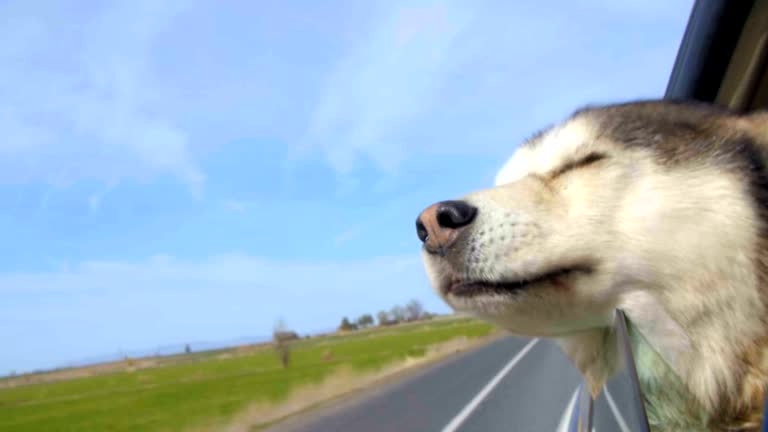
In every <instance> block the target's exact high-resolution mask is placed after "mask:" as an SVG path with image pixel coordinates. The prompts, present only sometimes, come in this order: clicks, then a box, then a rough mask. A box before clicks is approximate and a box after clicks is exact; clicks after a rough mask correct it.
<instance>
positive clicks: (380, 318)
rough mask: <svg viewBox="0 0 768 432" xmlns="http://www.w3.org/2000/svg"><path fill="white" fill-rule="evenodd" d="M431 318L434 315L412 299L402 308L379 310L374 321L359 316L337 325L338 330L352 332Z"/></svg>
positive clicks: (367, 315) (397, 306)
mask: <svg viewBox="0 0 768 432" xmlns="http://www.w3.org/2000/svg"><path fill="white" fill-rule="evenodd" d="M432 317H434V314H432V313H430V312H427V311H426V310H425V309H424V306H423V305H422V304H421V302H419V301H418V300H416V299H413V300H411V301H409V302H408V303H406V304H405V305H403V306H401V305H395V306H393V307H392V308H391V309H390V310H388V311H387V310H381V311H379V312H377V313H376V319H375V321H374V317H373V315H371V314H363V315H360V316H359V317H358V318H357V319H356V320H354V321H350V320H349V318H347V317H344V318H342V319H341V324H339V327H338V330H339V331H354V330H359V329H364V328H369V327H373V326H374V325H378V326H379V327H385V326H390V325H396V324H400V323H404V322H413V321H421V320H424V319H430V318H432Z"/></svg>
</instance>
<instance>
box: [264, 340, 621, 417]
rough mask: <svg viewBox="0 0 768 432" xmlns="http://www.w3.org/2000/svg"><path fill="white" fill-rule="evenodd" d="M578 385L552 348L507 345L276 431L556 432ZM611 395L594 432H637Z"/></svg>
mask: <svg viewBox="0 0 768 432" xmlns="http://www.w3.org/2000/svg"><path fill="white" fill-rule="evenodd" d="M580 384H581V378H580V376H579V373H578V372H577V371H576V369H575V368H574V367H573V366H572V365H571V363H570V362H569V361H568V359H567V358H566V357H565V355H564V354H563V353H562V352H561V351H560V349H559V348H558V347H557V346H556V345H555V344H554V343H552V342H550V341H546V340H538V339H537V340H529V339H521V338H515V337H507V338H503V339H500V340H498V341H495V342H493V343H491V344H489V345H486V346H484V347H482V348H480V349H478V350H475V351H472V352H468V353H463V354H460V355H458V356H455V357H451V358H449V359H447V360H445V361H443V362H441V363H438V364H437V365H435V366H433V367H431V368H429V369H427V370H424V371H420V372H419V373H417V374H415V375H412V376H409V377H408V378H406V379H404V380H401V381H399V382H394V383H389V384H387V385H385V386H383V387H381V388H379V389H377V390H376V391H375V392H371V393H370V394H367V395H364V396H362V397H360V398H357V400H353V401H347V402H346V403H343V404H341V405H340V406H337V407H335V408H333V409H326V410H323V411H324V412H320V413H316V414H314V415H311V416H305V418H303V419H301V420H299V421H293V422H290V421H289V422H287V423H285V424H283V425H279V426H278V427H276V428H274V429H273V430H275V431H280V432H288V431H291V432H309V431H312V432H325V431H327V432H339V431H364V432H383V431H396V432H429V431H435V432H455V431H460V432H472V431H491V432H492V431H521V432H526V431H532V432H542V431H552V432H555V431H558V430H563V429H562V426H561V424H565V423H566V422H567V421H568V418H569V413H570V412H571V411H572V407H573V403H574V401H575V400H576V390H577V389H578V387H579V385H580ZM614 387H616V386H615V385H614ZM612 393H613V397H611V400H610V402H609V401H608V400H607V399H606V396H605V392H604V393H603V395H601V396H600V398H599V399H598V400H597V401H596V402H595V406H594V421H593V425H594V430H595V431H596V432H612V431H620V432H627V431H630V430H631V429H629V428H627V427H626V423H627V422H625V421H623V419H622V418H621V417H622V415H621V410H622V407H626V406H629V405H627V404H629V401H628V400H626V398H625V397H624V396H623V393H625V392H624V391H623V389H622V388H619V387H616V388H614V389H613V392H612ZM611 402H612V405H613V407H611ZM614 408H615V409H614ZM630 424H631V422H630Z"/></svg>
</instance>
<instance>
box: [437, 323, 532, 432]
mask: <svg viewBox="0 0 768 432" xmlns="http://www.w3.org/2000/svg"><path fill="white" fill-rule="evenodd" d="M538 341H539V339H538V338H536V339H533V340H532V341H530V342H528V345H526V346H524V347H523V349H521V350H520V352H519V353H517V355H516V356H514V357H513V358H512V360H510V361H509V363H507V365H506V366H504V368H503V369H501V370H500V371H499V373H497V374H496V376H494V377H493V379H491V380H490V381H488V384H486V385H485V387H483V389H482V390H480V393H478V394H477V396H475V397H474V398H473V399H472V400H471V401H470V402H469V403H468V404H467V406H465V407H464V409H462V410H461V411H460V412H459V413H458V414H457V415H456V417H454V418H453V420H451V422H450V423H448V424H447V425H446V426H445V427H444V428H443V430H442V432H455V431H456V430H457V429H458V428H459V426H461V424H462V423H464V421H465V420H466V419H467V418H468V417H469V416H470V415H471V414H472V411H474V410H475V409H476V408H477V406H478V405H480V402H482V401H483V399H485V398H486V396H488V394H489V393H490V392H491V391H492V390H493V388H494V387H496V386H497V385H498V384H499V382H501V380H502V378H504V376H505V375H506V374H508V373H509V371H510V370H512V368H513V367H515V365H516V364H517V362H519V361H520V359H522V358H523V356H524V355H525V354H527V353H528V351H530V350H531V348H533V346H534V345H535V344H536V342H538Z"/></svg>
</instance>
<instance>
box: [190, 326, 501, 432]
mask: <svg viewBox="0 0 768 432" xmlns="http://www.w3.org/2000/svg"><path fill="white" fill-rule="evenodd" d="M498 336H499V332H497V331H494V332H493V333H491V335H489V336H485V337H479V338H471V339H470V338H467V337H459V338H455V339H451V340H449V341H446V342H443V343H440V344H436V345H431V346H429V347H428V348H427V350H426V353H425V354H424V355H423V356H420V357H408V358H406V359H405V360H403V361H400V362H397V363H394V364H389V365H387V366H385V367H383V368H381V369H378V370H376V371H370V372H359V371H355V370H352V369H351V368H349V367H344V366H343V367H340V368H339V369H337V370H336V371H335V372H334V373H332V374H331V375H330V376H328V377H327V378H326V379H325V380H323V381H322V382H320V383H318V384H313V385H307V386H304V387H300V388H298V389H297V390H295V391H294V392H292V393H291V395H290V396H289V397H288V398H287V399H286V400H284V401H282V402H280V403H278V404H266V403H255V404H252V405H251V406H249V407H248V408H246V409H245V410H243V411H242V412H241V413H240V414H238V415H236V416H235V417H234V418H233V419H232V420H231V421H230V422H229V423H227V424H224V425H221V424H219V425H215V426H207V427H204V428H195V429H192V430H190V431H188V432H209V431H213V430H216V431H227V432H251V431H257V430H261V429H262V428H265V427H267V426H269V425H274V424H276V423H277V422H279V421H281V420H284V419H286V418H288V417H291V416H294V415H296V414H299V413H304V412H307V411H310V409H312V408H315V407H319V406H321V405H324V404H325V403H327V402H331V401H333V400H335V399H337V398H340V397H341V396H344V395H348V394H350V393H352V392H355V391H359V390H362V389H369V388H373V387H375V386H376V385H377V384H379V383H380V382H382V381H383V380H384V379H387V378H392V377H393V376H394V375H397V374H399V373H402V372H405V371H408V370H410V369H413V368H415V367H418V366H423V365H427V364H429V363H433V362H435V361H437V360H440V359H442V358H444V357H446V356H448V355H450V354H454V353H457V352H462V351H467V350H470V349H473V348H477V347H479V346H482V345H484V344H486V343H488V342H490V341H491V340H492V339H495V338H496V337H498Z"/></svg>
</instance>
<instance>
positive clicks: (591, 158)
mask: <svg viewBox="0 0 768 432" xmlns="http://www.w3.org/2000/svg"><path fill="white" fill-rule="evenodd" d="M606 158H608V155H607V154H605V153H599V152H592V153H589V154H587V155H586V156H584V157H583V158H581V159H576V160H573V161H570V162H566V163H565V164H563V165H562V166H560V167H559V168H558V169H556V170H555V171H553V172H552V174H550V175H549V178H550V179H554V178H556V177H558V176H561V175H563V174H565V173H566V172H568V171H572V170H575V169H577V168H584V167H586V166H589V165H592V164H593V163H595V162H599V161H601V160H603V159H606Z"/></svg>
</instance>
